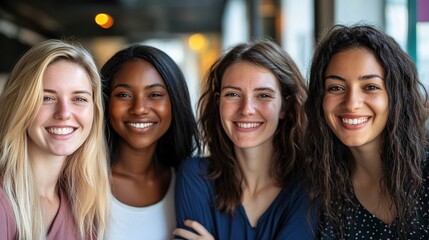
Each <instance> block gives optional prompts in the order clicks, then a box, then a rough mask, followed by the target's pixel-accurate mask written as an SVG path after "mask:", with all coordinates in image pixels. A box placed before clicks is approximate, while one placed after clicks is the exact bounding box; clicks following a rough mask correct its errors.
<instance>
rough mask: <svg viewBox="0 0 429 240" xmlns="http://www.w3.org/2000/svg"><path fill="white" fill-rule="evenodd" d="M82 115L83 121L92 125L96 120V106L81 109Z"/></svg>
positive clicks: (80, 113) (80, 114)
mask: <svg viewBox="0 0 429 240" xmlns="http://www.w3.org/2000/svg"><path fill="white" fill-rule="evenodd" d="M78 114H79V116H81V119H82V122H84V123H85V124H86V125H87V126H89V127H91V126H92V123H93V122H94V106H91V107H87V108H84V109H81V111H80V112H79V113H78Z"/></svg>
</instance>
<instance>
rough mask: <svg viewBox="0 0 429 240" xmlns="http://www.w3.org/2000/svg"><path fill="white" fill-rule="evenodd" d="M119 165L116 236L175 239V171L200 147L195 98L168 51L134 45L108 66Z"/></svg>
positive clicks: (111, 140) (105, 74) (115, 165)
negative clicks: (189, 91)
mask: <svg viewBox="0 0 429 240" xmlns="http://www.w3.org/2000/svg"><path fill="white" fill-rule="evenodd" d="M101 75H102V80H103V83H104V89H103V91H104V94H105V99H104V100H105V104H106V119H107V123H106V134H107V136H108V144H109V149H110V157H111V168H112V182H111V185H112V194H113V197H112V198H113V201H112V203H113V205H112V220H111V222H112V223H111V225H110V228H109V233H108V238H109V239H118V237H120V238H124V239H136V238H139V239H171V238H172V230H173V228H174V227H175V221H174V219H175V218H174V216H175V214H174V213H175V210H174V178H175V177H174V169H175V168H176V167H178V165H179V164H180V162H181V160H182V159H184V158H185V157H187V156H190V155H191V154H192V152H193V150H195V149H197V148H199V146H198V138H197V137H198V132H197V127H196V122H195V119H194V115H193V112H192V107H191V102H190V97H189V93H188V89H187V85H186V81H185V79H184V77H183V74H182V72H181V71H180V69H179V67H178V66H177V64H176V63H175V62H174V61H173V60H172V59H171V58H170V57H169V56H168V55H167V54H165V53H164V52H162V51H160V50H158V49H156V48H153V47H150V46H144V45H132V46H130V47H128V48H126V49H123V50H121V51H119V52H118V53H116V54H115V55H114V56H113V57H112V58H111V59H110V60H108V61H107V63H106V64H105V65H104V66H103V68H102V69H101Z"/></svg>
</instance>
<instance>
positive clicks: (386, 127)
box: [305, 25, 429, 239]
mask: <svg viewBox="0 0 429 240" xmlns="http://www.w3.org/2000/svg"><path fill="white" fill-rule="evenodd" d="M426 99H427V94H426V92H425V91H424V88H423V87H422V85H421V83H420V82H419V79H418V74H417V71H416V67H415V65H414V63H413V61H412V60H411V59H410V58H409V56H408V55H407V54H406V53H405V52H404V51H403V50H402V49H401V47H400V46H399V45H398V44H397V43H396V42H395V40H394V39H393V38H391V37H390V36H388V35H387V34H385V33H384V32H383V31H382V30H379V29H377V28H374V27H372V26H366V25H357V26H351V27H347V26H336V27H334V28H333V29H332V30H331V31H330V32H328V34H327V35H326V36H325V37H324V38H323V39H322V40H321V41H320V43H319V44H318V46H317V48H316V51H315V55H314V58H313V62H312V66H311V74H310V85H309V95H308V101H307V103H306V106H305V109H306V112H307V114H312V116H311V119H310V121H309V126H308V139H307V141H306V143H308V152H309V162H308V166H307V167H306V168H305V169H306V172H307V173H308V176H309V178H308V179H309V182H310V184H309V187H310V192H311V197H312V198H313V199H316V198H318V199H320V203H321V206H322V210H323V211H322V212H323V213H324V214H323V215H322V221H321V225H322V227H321V228H320V230H321V233H320V238H321V239H429V216H428V214H429V184H428V183H429V179H428V173H429V168H428V167H429V166H428V164H427V161H426V160H425V159H426V153H425V151H426V150H425V149H426V148H427V140H426V134H427V131H426V129H425V121H426V119H427V109H426V107H425V101H426Z"/></svg>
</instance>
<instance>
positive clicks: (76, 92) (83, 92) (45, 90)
mask: <svg viewBox="0 0 429 240" xmlns="http://www.w3.org/2000/svg"><path fill="white" fill-rule="evenodd" d="M43 91H44V92H48V93H57V91H55V90H53V89H43ZM73 94H88V95H89V96H92V93H91V92H88V91H85V90H76V91H73Z"/></svg>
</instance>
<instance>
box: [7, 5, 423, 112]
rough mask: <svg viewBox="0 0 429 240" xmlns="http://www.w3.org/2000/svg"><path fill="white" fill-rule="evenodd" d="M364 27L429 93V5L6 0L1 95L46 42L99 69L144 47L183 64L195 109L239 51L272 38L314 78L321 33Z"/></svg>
mask: <svg viewBox="0 0 429 240" xmlns="http://www.w3.org/2000/svg"><path fill="white" fill-rule="evenodd" d="M358 22H360V23H370V24H374V25H378V26H379V27H381V28H383V29H385V30H386V31H387V32H388V33H389V34H390V35H392V36H393V37H394V38H395V39H396V40H397V41H398V42H399V43H400V44H401V46H402V47H403V49H404V50H405V51H407V52H408V53H409V54H410V56H411V57H412V58H413V59H414V61H415V62H416V64H417V67H418V70H419V74H420V77H421V80H422V81H423V82H424V84H425V85H426V86H427V87H428V86H429V0H0V88H1V85H2V83H3V82H4V81H5V79H6V78H7V75H8V73H9V71H10V70H11V69H12V67H13V65H14V64H15V63H16V61H17V60H18V58H19V57H20V56H21V55H22V54H23V53H24V52H25V51H26V50H28V49H29V48H30V47H31V46H33V45H34V44H36V43H38V42H40V41H43V40H45V39H49V38H59V39H66V40H72V41H78V42H80V43H81V44H82V45H83V46H84V47H86V48H87V49H89V50H90V51H91V53H92V54H93V56H94V58H95V60H96V63H97V65H98V66H99V67H101V66H102V65H103V64H104V63H105V62H106V61H107V59H108V58H110V57H111V56H112V55H113V54H114V53H115V52H116V51H118V50H119V49H121V48H124V47H126V46H128V45H129V44H131V43H143V44H148V45H151V46H155V47H158V48H160V49H162V50H163V51H165V52H166V53H167V54H169V55H170V56H171V57H172V58H173V59H174V60H175V61H176V62H177V63H178V65H179V66H180V67H181V69H182V71H183V73H184V75H185V77H186V79H187V82H188V86H189V88H190V92H191V94H192V96H191V97H192V100H193V102H194V105H195V103H196V101H197V98H198V96H199V86H200V82H201V81H202V79H203V77H204V74H205V73H206V71H207V69H208V67H209V66H210V65H211V64H212V63H213V61H214V60H215V59H216V58H217V57H218V56H219V54H220V53H221V52H222V51H224V50H226V49H228V48H229V47H231V46H233V45H234V44H237V43H240V42H245V41H249V40H252V39H262V38H264V39H267V38H268V39H272V40H274V41H275V42H277V43H278V44H279V45H281V46H282V47H283V48H284V49H285V50H286V51H287V52H289V54H290V55H291V56H292V57H293V59H294V60H295V61H296V62H297V64H298V66H299V67H300V70H301V71H302V73H303V75H304V76H306V77H307V75H308V70H309V62H310V61H311V54H312V52H313V49H314V45H315V43H316V41H317V39H318V38H319V36H320V34H321V33H323V32H324V31H326V30H327V29H328V28H330V27H331V26H332V25H334V24H337V23H342V24H353V23H358Z"/></svg>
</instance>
